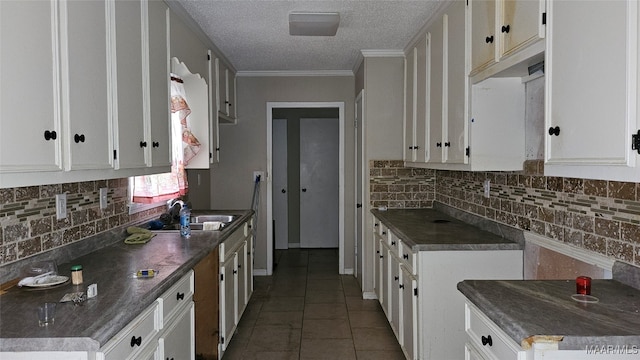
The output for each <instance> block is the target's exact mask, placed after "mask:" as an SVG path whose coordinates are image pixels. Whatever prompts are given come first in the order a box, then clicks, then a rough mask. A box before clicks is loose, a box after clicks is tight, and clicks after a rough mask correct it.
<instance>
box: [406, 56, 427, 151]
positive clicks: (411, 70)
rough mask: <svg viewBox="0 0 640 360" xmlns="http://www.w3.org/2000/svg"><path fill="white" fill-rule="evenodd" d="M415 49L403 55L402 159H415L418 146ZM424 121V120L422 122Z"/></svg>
mask: <svg viewBox="0 0 640 360" xmlns="http://www.w3.org/2000/svg"><path fill="white" fill-rule="evenodd" d="M417 52H418V50H417V49H413V51H411V52H410V53H409V54H407V55H406V57H405V62H404V69H405V70H404V71H405V73H404V81H405V90H404V91H405V94H404V96H405V101H404V106H405V108H404V118H405V125H404V144H405V147H404V151H403V153H404V161H409V162H413V161H416V153H417V151H418V148H420V146H419V145H418V144H417V139H416V138H417V136H416V123H417V120H418V119H417V117H416V105H415V100H416V99H415V98H416V95H417V92H416V87H417V76H416V59H417ZM423 123H424V122H423Z"/></svg>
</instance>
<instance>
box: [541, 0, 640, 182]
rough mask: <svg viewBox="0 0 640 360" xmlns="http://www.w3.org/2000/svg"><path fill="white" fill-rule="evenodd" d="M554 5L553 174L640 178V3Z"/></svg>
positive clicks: (550, 57)
mask: <svg viewBox="0 0 640 360" xmlns="http://www.w3.org/2000/svg"><path fill="white" fill-rule="evenodd" d="M547 5H548V9H547V11H548V16H547V20H548V21H547V27H548V28H547V31H548V35H547V49H546V61H545V67H546V74H545V76H546V77H547V79H546V116H545V121H546V129H548V131H549V132H548V133H547V134H546V136H545V138H546V141H545V147H546V149H545V175H552V176H573V177H586V178H592V179H609V180H621V181H637V180H638V176H637V172H638V170H637V169H636V164H637V157H638V154H637V152H635V151H632V149H631V147H632V145H631V134H632V133H635V132H636V131H637V130H638V128H639V127H640V126H639V124H638V116H637V103H638V97H637V96H638V89H637V86H638V79H637V77H636V76H630V74H637V65H638V59H637V56H638V54H637V48H638V43H637V36H638V30H637V27H638V3H637V1H632V0H629V1H619V0H617V1H570V2H568V1H551V2H549V3H548V4H547ZM575 19H580V21H575ZM577 39H589V42H590V44H591V45H590V46H587V47H585V46H583V45H582V43H581V42H580V41H577ZM556 129H557V130H558V131H557V134H556V131H555V130H556Z"/></svg>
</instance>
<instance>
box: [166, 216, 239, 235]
mask: <svg viewBox="0 0 640 360" xmlns="http://www.w3.org/2000/svg"><path fill="white" fill-rule="evenodd" d="M236 218H237V216H236V215H224V214H203V215H192V216H191V230H192V231H198V230H203V226H204V223H205V222H219V223H222V224H221V225H220V228H219V229H218V230H222V229H224V228H225V227H226V226H227V225H229V223H231V222H232V221H234V220H235V219H236ZM178 230H180V224H169V225H165V226H164V227H163V228H162V229H161V230H160V231H178Z"/></svg>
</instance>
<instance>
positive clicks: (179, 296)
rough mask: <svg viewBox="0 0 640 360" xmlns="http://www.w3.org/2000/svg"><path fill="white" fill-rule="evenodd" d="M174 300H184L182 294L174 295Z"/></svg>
mask: <svg viewBox="0 0 640 360" xmlns="http://www.w3.org/2000/svg"><path fill="white" fill-rule="evenodd" d="M176 300H184V293H178V294H176Z"/></svg>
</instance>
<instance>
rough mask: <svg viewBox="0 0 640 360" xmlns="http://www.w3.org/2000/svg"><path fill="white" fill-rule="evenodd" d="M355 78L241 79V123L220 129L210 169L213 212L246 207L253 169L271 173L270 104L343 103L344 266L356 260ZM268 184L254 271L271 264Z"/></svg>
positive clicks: (263, 192) (262, 194)
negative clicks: (215, 157) (214, 161)
mask: <svg viewBox="0 0 640 360" xmlns="http://www.w3.org/2000/svg"><path fill="white" fill-rule="evenodd" d="M354 88H355V83H354V77H353V76H306V77H300V76H295V77H294V76H278V77H275V76H265V77H248V76H238V78H237V100H236V103H237V106H238V107H237V111H238V113H237V117H238V123H237V125H221V126H220V164H217V165H214V166H213V168H212V169H211V188H212V191H211V204H212V207H213V208H214V209H228V210H231V209H248V208H250V207H251V198H252V192H253V182H252V177H253V171H257V170H259V171H266V169H267V102H270V101H276V102H314V101H318V102H344V103H345V125H344V126H345V141H346V144H345V165H344V166H345V195H344V196H345V200H344V201H345V219H344V223H345V229H344V232H345V234H344V238H345V244H344V248H345V249H344V256H345V259H344V261H345V268H346V269H352V268H353V257H354V239H353V238H354V228H353V222H354V219H353V211H352V210H353V209H354V207H355V204H354V189H353V184H354V156H353V148H354V143H353V140H354V128H353V120H354V99H355V96H354ZM266 199H267V188H266V183H263V184H262V185H261V189H260V207H259V210H258V212H259V217H258V229H257V240H256V249H255V269H256V270H264V269H266V266H267V254H266V249H267V246H266V239H267V236H266V215H267V214H266V211H267V210H266V205H267V204H266Z"/></svg>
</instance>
